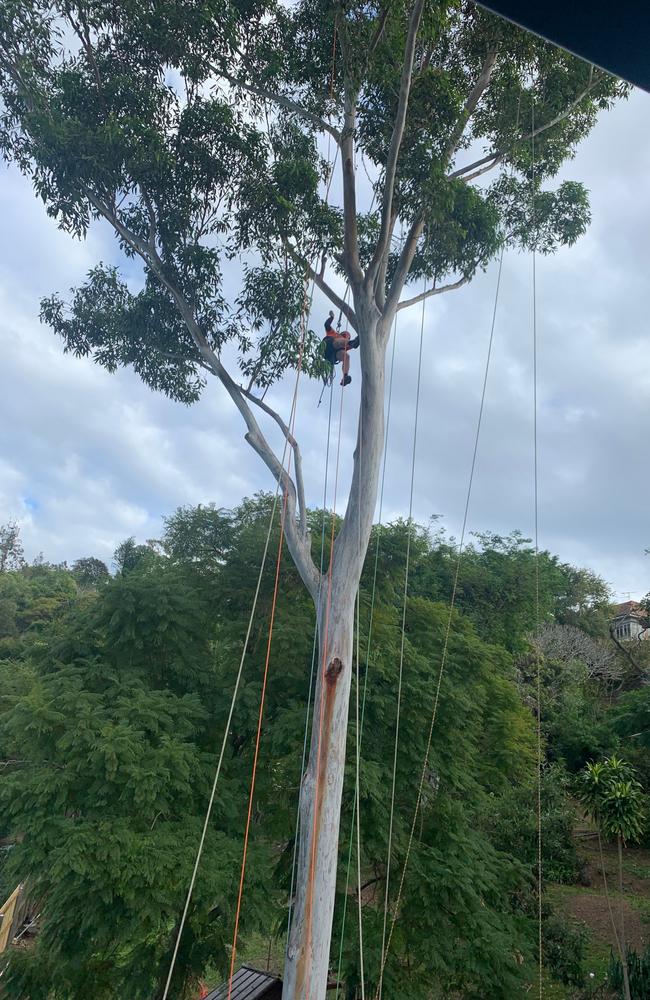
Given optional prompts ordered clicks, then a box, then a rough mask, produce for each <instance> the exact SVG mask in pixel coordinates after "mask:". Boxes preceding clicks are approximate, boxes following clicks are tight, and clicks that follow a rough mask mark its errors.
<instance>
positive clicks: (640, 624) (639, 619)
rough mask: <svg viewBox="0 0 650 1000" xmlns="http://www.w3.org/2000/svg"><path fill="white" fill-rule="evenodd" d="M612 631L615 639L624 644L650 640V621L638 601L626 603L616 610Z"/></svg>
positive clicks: (617, 606) (618, 605)
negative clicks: (634, 640)
mask: <svg viewBox="0 0 650 1000" xmlns="http://www.w3.org/2000/svg"><path fill="white" fill-rule="evenodd" d="M611 631H612V635H613V636H614V638H615V639H620V640H622V641H623V642H626V641H631V640H633V639H640V640H642V641H643V640H645V639H650V619H649V617H648V613H647V611H646V610H645V608H644V607H643V605H641V604H639V602H638V601H624V602H623V604H617V605H616V606H615V608H614V616H613V618H612V622H611Z"/></svg>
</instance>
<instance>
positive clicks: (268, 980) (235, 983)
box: [205, 965, 282, 1000]
mask: <svg viewBox="0 0 650 1000" xmlns="http://www.w3.org/2000/svg"><path fill="white" fill-rule="evenodd" d="M281 989H282V982H281V980H279V979H278V978H277V977H276V976H270V975H269V974H268V972H259V971H258V970H257V969H252V968H251V967H250V965H242V967H241V969H239V970H238V971H237V972H236V973H235V975H234V976H233V977H232V989H231V991H230V1000H258V997H267V996H268V997H270V996H275V995H277V996H278V997H279V996H280V992H281ZM227 998H228V983H224V984H223V985H222V986H218V987H217V989H216V990H213V991H212V993H208V995H207V997H206V998H205V1000H227Z"/></svg>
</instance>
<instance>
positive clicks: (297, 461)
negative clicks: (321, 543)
mask: <svg viewBox="0 0 650 1000" xmlns="http://www.w3.org/2000/svg"><path fill="white" fill-rule="evenodd" d="M241 391H242V392H243V393H244V395H245V396H246V399H249V400H250V401H251V403H254V404H255V406H259V408H260V409H261V410H263V411H264V413H267V414H268V415H269V417H271V419H272V420H275V422H276V424H277V425H278V427H279V428H280V430H281V431H282V433H283V434H284V436H285V438H286V440H287V443H288V444H289V445H290V447H291V448H292V450H293V461H294V467H295V470H296V490H297V493H298V510H299V512H300V530H301V532H302V534H303V535H306V534H307V505H306V503H305V485H304V479H303V472H302V455H301V453H300V447H299V445H298V442H297V441H296V439H295V437H294V436H293V434H292V433H291V431H290V430H289V428H288V427H287V425H286V424H285V422H284V420H283V419H282V417H281V416H280V414H279V413H277V412H276V411H275V410H274V409H273V408H272V407H271V406H269V404H268V403H265V402H264V400H263V399H259V397H258V396H254V395H253V393H252V392H250V390H248V389H243V388H242V390H241Z"/></svg>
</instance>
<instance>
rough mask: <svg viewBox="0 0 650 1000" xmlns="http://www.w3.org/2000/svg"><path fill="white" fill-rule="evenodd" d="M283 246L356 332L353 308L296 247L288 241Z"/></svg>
mask: <svg viewBox="0 0 650 1000" xmlns="http://www.w3.org/2000/svg"><path fill="white" fill-rule="evenodd" d="M283 245H284V248H285V250H286V251H287V253H288V254H289V256H290V257H291V259H292V260H294V261H295V262H296V264H299V265H300V267H302V268H303V269H304V271H305V274H306V275H307V276H308V277H309V278H311V279H312V281H313V282H314V283H315V285H316V287H317V288H319V289H320V290H321V292H323V293H324V294H325V295H326V296H327V298H328V299H329V300H330V302H331V303H332V305H334V306H336V308H337V309H338V310H339V312H342V313H343V315H344V316H346V317H347V319H348V320H349V322H350V326H352V328H353V329H354V330H356V329H357V316H356V313H355V311H354V309H353V308H352V306H351V305H348V303H347V302H346V301H345V300H344V299H342V298H341V296H340V295H337V294H336V292H335V291H334V289H333V288H332V287H331V286H330V285H329V284H328V283H327V282H326V281H325V279H324V277H323V274H322V272H320V271H315V270H314V268H313V267H312V266H311V264H310V263H309V261H308V260H305V258H304V257H302V256H301V255H300V254H299V253H298V251H297V250H296V248H295V247H293V246H291V244H290V243H289V242H288V241H286V240H283Z"/></svg>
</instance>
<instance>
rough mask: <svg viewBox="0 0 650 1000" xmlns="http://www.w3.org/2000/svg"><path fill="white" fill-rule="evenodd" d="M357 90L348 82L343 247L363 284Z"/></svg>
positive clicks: (349, 267)
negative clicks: (356, 155)
mask: <svg viewBox="0 0 650 1000" xmlns="http://www.w3.org/2000/svg"><path fill="white" fill-rule="evenodd" d="M356 119H357V90H356V89H355V88H354V87H353V85H352V83H351V81H350V80H346V81H345V96H344V125H343V135H342V137H341V170H342V174H343V248H344V260H345V269H346V271H347V273H348V277H349V278H350V281H351V283H353V284H361V282H362V281H363V271H362V270H361V264H360V262H359V234H358V229H357V180H356V175H355V170H354V147H355V140H354V135H355V129H356Z"/></svg>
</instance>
